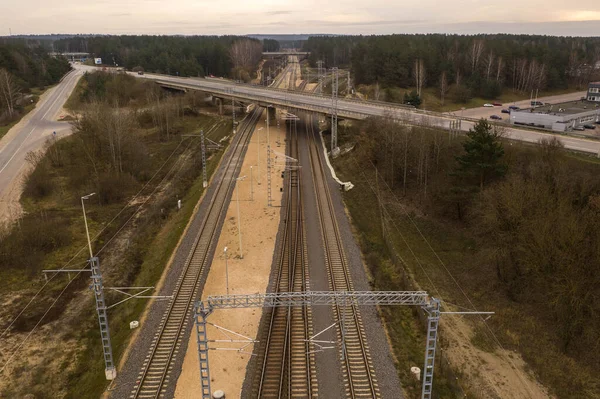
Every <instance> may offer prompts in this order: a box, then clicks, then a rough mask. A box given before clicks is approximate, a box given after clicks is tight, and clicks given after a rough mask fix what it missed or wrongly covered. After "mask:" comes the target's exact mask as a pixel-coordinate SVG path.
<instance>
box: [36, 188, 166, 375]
mask: <svg viewBox="0 0 600 399" xmlns="http://www.w3.org/2000/svg"><path fill="white" fill-rule="evenodd" d="M93 195H96V193H91V194H88V195H85V196H83V197H81V209H82V211H83V222H84V223H85V234H86V237H87V243H88V249H89V251H90V259H89V263H90V268H89V269H87V268H86V269H54V270H52V269H50V270H42V273H44V276H45V277H46V281H47V279H48V274H49V273H53V274H55V273H68V274H69V275H70V273H78V274H79V273H82V272H90V271H91V272H92V275H91V278H92V286H91V288H92V291H93V292H94V299H95V301H96V312H97V314H98V324H99V327H100V339H101V341H102V351H103V354H104V376H105V377H106V379H107V380H109V381H112V380H114V379H115V378H117V369H116V367H115V364H114V362H113V353H112V342H111V339H110V330H109V327H108V315H107V310H109V309H112V308H113V307H115V306H117V305H120V304H122V303H123V302H126V301H128V300H130V299H134V298H135V299H150V298H152V299H170V298H172V296H162V295H161V296H159V295H142V294H144V293H146V292H148V291H150V290H152V289H154V287H104V285H103V283H102V273H101V271H100V261H99V259H98V257H97V256H94V254H93V252H92V241H91V240H90V231H89V229H88V224H87V215H86V213H85V204H84V201H85V200H87V199H89V198H90V197H92V196H93ZM105 288H106V289H108V290H112V291H116V292H118V293H120V294H124V295H126V296H127V298H125V299H123V300H121V301H119V302H117V303H115V304H113V305H110V306H106V301H105V299H104V289H105ZM129 290H141V291H139V292H138V293H136V294H129V293H127V292H126V291H129Z"/></svg>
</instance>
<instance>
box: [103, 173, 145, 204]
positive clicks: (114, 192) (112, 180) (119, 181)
mask: <svg viewBox="0 0 600 399" xmlns="http://www.w3.org/2000/svg"><path fill="white" fill-rule="evenodd" d="M136 187H137V182H136V181H135V179H134V178H133V177H131V176H130V175H128V174H121V175H115V174H110V173H104V174H102V175H100V178H99V179H98V196H99V198H100V203H102V204H112V203H115V202H119V201H123V200H124V199H125V198H127V196H129V195H130V194H131V192H132V191H133V190H134V189H135V188H136Z"/></svg>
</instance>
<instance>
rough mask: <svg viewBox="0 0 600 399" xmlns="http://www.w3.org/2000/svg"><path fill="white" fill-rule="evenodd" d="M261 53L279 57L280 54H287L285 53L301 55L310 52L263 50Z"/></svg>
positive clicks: (266, 55)
mask: <svg viewBox="0 0 600 399" xmlns="http://www.w3.org/2000/svg"><path fill="white" fill-rule="evenodd" d="M263 55H264V56H265V57H281V56H287V55H302V56H305V57H307V56H309V55H310V52H308V51H265V52H263Z"/></svg>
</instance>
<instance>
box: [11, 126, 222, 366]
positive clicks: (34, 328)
mask: <svg viewBox="0 0 600 399" xmlns="http://www.w3.org/2000/svg"><path fill="white" fill-rule="evenodd" d="M214 127H216V125H215V126H214ZM211 130H212V129H211ZM209 132H210V131H209ZM182 142H183V140H182V141H180V142H179V143H178V144H177V146H176V147H175V149H174V150H173V151H172V152H171V154H170V155H169V157H167V159H166V160H165V162H163V164H162V165H161V166H160V168H159V169H158V170H157V171H156V172H155V174H154V175H153V176H152V177H151V178H150V180H148V182H147V183H146V184H145V185H144V186H143V187H142V188H141V189H140V190H139V191H138V192H137V193H136V194H135V196H134V197H133V198H132V199H131V200H130V201H128V203H127V204H126V205H125V206H124V207H123V208H122V209H121V210H120V211H119V213H117V214H116V215H115V216H114V217H113V218H112V219H111V221H110V222H108V223H107V224H106V225H105V226H104V227H103V228H102V229H101V230H100V231H99V232H98V233H97V234H96V235H95V236H94V238H93V239H92V241H95V240H96V239H97V238H98V237H99V236H100V235H101V234H102V232H104V231H105V230H106V228H108V226H109V225H110V224H111V223H112V222H113V221H114V220H116V219H117V217H118V216H119V215H120V214H121V213H123V211H124V210H125V209H127V208H128V207H129V206H130V204H131V203H132V202H133V201H134V200H135V199H136V198H137V197H138V196H139V195H140V194H141V192H142V191H143V190H144V189H145V188H146V187H147V186H148V185H149V184H150V182H151V181H152V180H153V179H154V177H156V176H157V175H158V173H159V172H160V171H161V170H162V169H163V167H164V166H165V165H166V164H167V163H168V161H169V160H170V159H171V158H172V157H173V155H174V154H175V152H176V151H177V150H178V149H179V147H180V146H181V143H182ZM191 142H192V141H191V140H189V142H188V146H187V147H186V150H187V149H188V148H189V147H190V145H191ZM179 161H181V160H178V161H176V162H175V163H174V164H173V166H172V167H171V169H169V171H168V172H167V173H166V174H165V176H164V177H163V179H162V180H161V181H160V182H159V183H158V184H157V185H156V187H155V188H154V190H153V191H152V192H151V193H150V194H149V195H148V197H147V198H146V199H145V200H144V202H143V203H142V204H140V206H138V208H137V209H136V210H135V211H134V212H133V214H132V215H131V216H130V217H129V218H128V219H127V221H125V223H124V224H123V225H122V226H121V227H120V228H119V230H117V232H115V234H113V236H112V237H111V238H110V239H109V240H108V241H107V242H106V243H105V244H104V246H102V248H101V249H100V250H99V251H98V252H97V254H98V253H100V252H102V250H104V249H105V248H106V246H107V245H108V244H109V243H110V242H111V241H112V240H113V239H114V238H115V237H116V235H117V234H119V233H120V232H121V231H122V230H123V228H124V227H125V226H126V225H127V224H128V223H129V221H130V220H131V219H132V218H133V216H135V215H136V214H137V212H138V211H139V210H140V209H141V208H142V207H143V206H144V205H145V204H146V203H147V202H148V200H149V199H150V198H151V197H152V196H153V195H154V193H155V192H156V190H157V189H158V188H159V187H160V186H161V184H162V183H163V182H164V180H165V179H166V178H167V176H168V175H169V174H170V172H171V171H172V170H173V169H174V168H175V166H177V164H178V163H179ZM85 248H86V246H83V247H82V248H81V249H79V251H77V253H76V254H75V255H74V256H73V258H71V260H69V262H67V263H66V264H65V265H64V266H63V267H62V268H61V269H57V270H62V269H64V268H66V267H67V266H68V265H69V264H70V263H71V262H72V261H73V260H74V259H75V258H76V257H77V256H78V255H79V254H80V253H81V252H82V251H84V250H85ZM87 263H88V262H86V264H87ZM81 273H82V271H79V272H77V273H76V275H75V276H74V277H73V278H72V279H71V280H69V282H68V283H67V284H66V285H65V287H64V288H63V289H62V291H61V292H60V293H59V295H58V296H57V297H56V298H55V300H54V301H53V302H52V304H51V305H50V306H49V307H48V309H47V310H46V311H45V312H44V314H43V315H42V317H41V318H40V320H39V321H38V322H37V323H36V325H35V326H34V327H33V329H32V330H31V331H30V332H29V333H28V334H27V336H26V337H25V339H24V340H23V341H22V342H21V343H20V344H19V345H18V346H17V347H16V349H14V352H13V353H12V355H11V356H10V357H9V358H8V360H7V361H6V362H5V363H4V365H3V366H2V369H0V373H1V372H2V371H4V369H5V368H6V366H7V365H8V364H9V363H10V361H11V360H12V359H13V358H14V356H15V355H16V354H17V353H18V352H19V350H20V349H21V348H22V346H23V345H24V344H25V342H27V341H28V340H29V338H30V337H31V335H32V334H33V333H34V331H35V330H36V329H37V328H38V326H39V325H40V324H41V322H42V321H43V320H44V318H45V317H46V316H47V315H48V313H49V312H50V310H51V309H52V308H53V307H54V305H55V304H56V302H58V300H59V299H60V297H61V296H62V295H63V294H64V293H65V291H66V289H67V288H68V287H69V286H70V284H71V283H72V282H73V280H75V279H76V278H77V277H78V276H79V275H80V274H81ZM57 274H58V273H54V275H53V276H52V277H51V278H50V279H48V281H47V282H46V283H45V284H44V285H43V286H42V288H41V289H40V290H38V292H37V293H36V294H35V296H34V297H33V298H32V299H31V300H30V301H29V302H28V303H27V305H26V306H25V308H23V309H22V310H21V311H20V312H19V314H18V315H17V317H15V319H13V321H12V322H11V323H10V324H9V326H8V327H7V328H6V329H5V330H4V332H3V333H2V336H3V335H4V334H6V332H7V331H8V330H9V329H10V327H12V325H13V324H14V323H15V322H16V320H17V319H18V318H19V317H20V316H21V315H22V314H23V312H25V310H26V309H27V308H28V307H29V306H30V305H31V303H32V302H33V300H34V299H35V297H37V296H38V295H39V294H40V292H41V291H42V290H43V289H44V288H45V287H46V286H47V285H48V284H49V282H50V281H51V280H52V279H53V278H54V277H55V276H56V275H57ZM0 337H1V336H0Z"/></svg>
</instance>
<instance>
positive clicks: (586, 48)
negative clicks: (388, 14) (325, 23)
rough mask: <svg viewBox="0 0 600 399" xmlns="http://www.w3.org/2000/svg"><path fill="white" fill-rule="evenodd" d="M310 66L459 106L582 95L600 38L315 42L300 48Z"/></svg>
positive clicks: (597, 69) (597, 68)
mask: <svg viewBox="0 0 600 399" xmlns="http://www.w3.org/2000/svg"><path fill="white" fill-rule="evenodd" d="M304 50H306V51H310V52H311V55H310V62H311V63H312V64H314V65H316V61H317V60H324V61H325V62H326V64H327V66H328V67H333V66H344V67H350V68H351V70H352V72H353V73H354V79H355V83H356V84H357V85H358V84H381V85H383V86H384V87H390V86H395V87H404V88H408V87H416V88H417V93H418V94H420V91H421V90H422V88H425V87H434V88H436V89H437V90H438V91H439V95H440V97H441V98H442V99H443V98H444V96H445V95H446V94H447V93H448V91H449V89H450V88H451V86H452V87H457V88H459V90H458V93H457V97H458V98H457V100H458V102H461V101H465V102H466V101H467V100H468V99H469V98H470V97H471V96H481V97H484V98H495V97H497V96H499V95H500V94H501V93H502V90H503V89H512V90H514V91H521V92H527V91H531V90H537V89H539V90H544V89H561V88H566V87H568V86H569V85H575V86H578V87H584V86H585V85H587V82H588V81H590V80H592V79H595V78H596V77H598V76H599V75H600V38H597V37H591V38H588V37H554V36H531V35H504V34H499V35H476V36H464V35H444V34H428V35H384V36H338V37H335V36H319V37H310V38H309V39H308V40H307V41H306V42H305V44H304Z"/></svg>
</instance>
